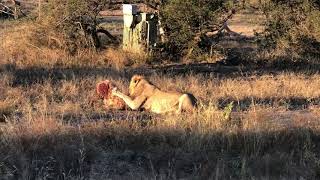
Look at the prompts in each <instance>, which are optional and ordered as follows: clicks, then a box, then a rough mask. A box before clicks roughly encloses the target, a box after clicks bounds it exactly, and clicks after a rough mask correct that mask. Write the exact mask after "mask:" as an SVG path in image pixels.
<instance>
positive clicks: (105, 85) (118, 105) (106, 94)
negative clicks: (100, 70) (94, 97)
mask: <svg viewBox="0 0 320 180" xmlns="http://www.w3.org/2000/svg"><path fill="white" fill-rule="evenodd" d="M115 87H116V86H115V85H114V84H113V83H111V82H110V81H109V80H105V81H101V82H99V83H98V84H97V87H96V90H97V93H98V94H99V96H100V97H101V98H103V103H104V106H105V108H106V109H108V110H109V109H118V110H123V109H125V108H126V104H125V102H124V101H123V100H122V99H121V98H119V97H117V96H114V95H112V89H113V88H115Z"/></svg>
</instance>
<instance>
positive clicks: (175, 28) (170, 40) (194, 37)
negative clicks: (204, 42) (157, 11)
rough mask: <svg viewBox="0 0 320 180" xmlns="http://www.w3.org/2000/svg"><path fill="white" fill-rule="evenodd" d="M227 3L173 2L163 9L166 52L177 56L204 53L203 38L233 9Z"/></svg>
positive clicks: (206, 0) (209, 0) (213, 0)
mask: <svg viewBox="0 0 320 180" xmlns="http://www.w3.org/2000/svg"><path fill="white" fill-rule="evenodd" d="M230 2H231V1H224V0H200V1H199V0H171V1H168V2H167V3H165V4H164V5H163V6H162V8H161V18H162V24H163V26H164V29H165V32H166V37H167V42H166V49H167V51H169V52H170V53H171V54H174V55H188V54H190V53H196V54H197V53H198V54H199V53H202V52H201V51H202V48H201V43H200V41H201V37H202V35H204V34H205V33H206V32H209V31H213V30H214V28H216V26H219V24H220V23H221V17H223V14H224V13H226V12H227V11H228V10H229V8H230V7H231V5H232V3H230Z"/></svg>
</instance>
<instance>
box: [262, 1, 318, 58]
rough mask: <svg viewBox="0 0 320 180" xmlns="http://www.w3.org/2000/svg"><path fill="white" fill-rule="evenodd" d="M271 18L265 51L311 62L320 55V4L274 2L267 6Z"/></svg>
mask: <svg viewBox="0 0 320 180" xmlns="http://www.w3.org/2000/svg"><path fill="white" fill-rule="evenodd" d="M264 12H265V14H266V16H267V24H266V29H265V32H264V33H263V34H262V41H261V43H260V47H261V48H266V49H268V50H272V51H274V52H276V53H275V55H277V56H278V55H281V56H285V57H289V58H290V59H294V60H297V59H310V58H311V57H317V56H319V55H320V9H319V2H318V1H316V0H313V1H303V0H294V1H284V0H272V1H270V2H268V3H266V6H265V9H264Z"/></svg>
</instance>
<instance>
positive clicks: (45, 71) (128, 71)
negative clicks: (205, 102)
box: [0, 62, 320, 86]
mask: <svg viewBox="0 0 320 180" xmlns="http://www.w3.org/2000/svg"><path fill="white" fill-rule="evenodd" d="M319 70H320V64H312V63H311V64H308V63H302V62H301V63H292V62H282V63H278V62H275V64H272V65H263V66H262V65H248V66H244V65H237V66H233V65H228V63H192V64H173V65H160V66H152V67H138V68H125V69H124V70H123V71H117V70H115V69H113V68H103V67H68V68H65V67H55V68H43V67H28V68H23V69H19V68H16V67H15V66H14V65H11V64H8V65H4V66H1V67H0V75H1V74H5V73H11V74H12V76H13V81H12V86H21V85H22V86H26V85H30V84H36V83H43V82H45V81H48V80H50V81H51V82H52V83H56V82H59V81H62V80H73V79H75V80H76V79H81V78H95V77H98V76H105V77H112V78H113V79H119V78H127V79H129V78H130V77H131V76H132V75H133V74H142V75H147V76H148V75H152V74H161V75H167V76H178V75H179V76H181V75H188V74H194V75H195V74H202V75H204V76H206V75H212V74H214V75H215V76H217V77H221V78H237V77H246V76H251V75H258V76H262V75H276V74H279V73H283V72H288V73H304V74H306V75H312V74H319Z"/></svg>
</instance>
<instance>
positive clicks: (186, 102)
mask: <svg viewBox="0 0 320 180" xmlns="http://www.w3.org/2000/svg"><path fill="white" fill-rule="evenodd" d="M190 96H192V95H189V94H183V95H182V96H180V97H179V106H178V110H177V111H176V113H177V114H181V112H182V111H187V112H193V111H194V110H195V106H196V99H195V98H194V97H193V96H192V97H190Z"/></svg>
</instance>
